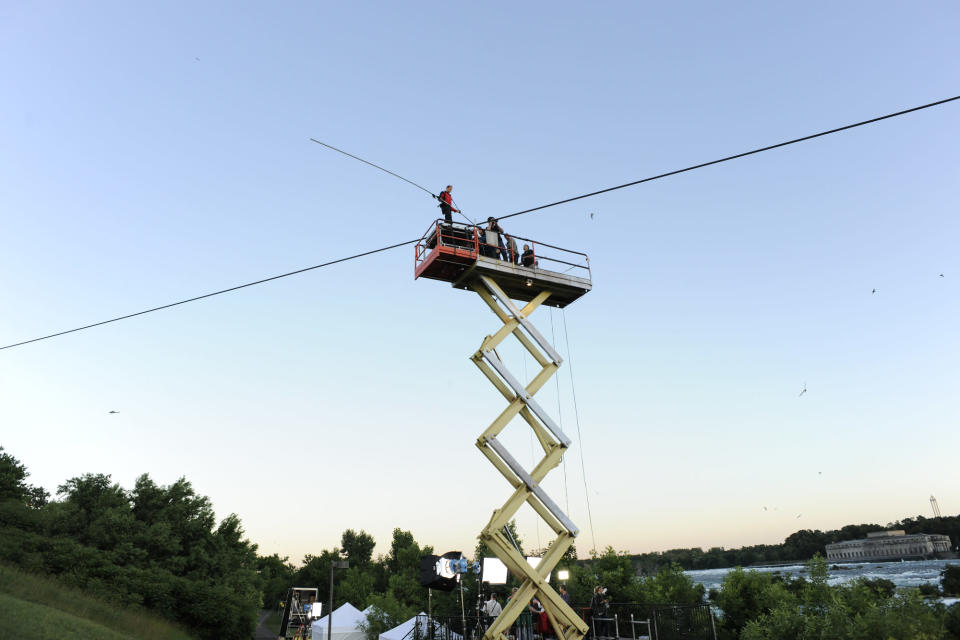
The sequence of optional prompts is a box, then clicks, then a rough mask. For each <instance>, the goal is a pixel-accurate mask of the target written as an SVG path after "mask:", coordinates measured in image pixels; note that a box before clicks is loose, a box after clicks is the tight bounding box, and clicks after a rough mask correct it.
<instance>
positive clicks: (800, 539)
mask: <svg viewBox="0 0 960 640" xmlns="http://www.w3.org/2000/svg"><path fill="white" fill-rule="evenodd" d="M882 529H903V530H904V531H906V532H907V533H908V534H910V533H940V534H944V535H948V536H950V543H951V546H953V547H955V546H956V545H957V544H958V543H960V516H946V517H942V518H924V517H923V516H917V517H916V518H904V519H903V520H900V521H898V522H891V523H889V524H886V525H879V524H849V525H847V526H845V527H843V528H842V529H836V530H833V531H820V530H816V531H811V530H810V529H802V530H800V531H797V532H796V533H792V534H790V535H789V536H788V537H787V539H786V540H784V541H783V544H759V545H753V546H748V547H740V548H739V549H724V548H723V547H713V548H712V549H709V550H707V551H704V550H703V549H701V548H692V549H671V550H669V551H662V552H653V553H641V554H635V555H631V556H630V558H631V561H632V562H633V566H634V568H635V570H636V571H637V572H638V573H640V574H648V573H654V572H656V571H657V570H658V569H660V568H661V567H665V566H670V565H671V564H674V563H676V564H679V565H680V566H681V567H683V568H684V569H687V570H694V569H720V568H725V567H748V566H750V565H756V564H765V563H775V562H801V563H802V562H806V561H807V560H809V559H810V558H812V557H813V556H814V554H817V553H819V554H821V555H826V546H827V545H828V544H831V543H833V542H842V541H844V540H858V539H860V538H866V537H867V534H868V533H869V532H871V531H879V530H882Z"/></svg>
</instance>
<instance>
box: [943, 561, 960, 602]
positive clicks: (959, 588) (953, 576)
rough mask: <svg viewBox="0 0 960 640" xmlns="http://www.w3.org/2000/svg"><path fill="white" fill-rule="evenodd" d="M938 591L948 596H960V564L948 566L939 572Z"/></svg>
mask: <svg viewBox="0 0 960 640" xmlns="http://www.w3.org/2000/svg"><path fill="white" fill-rule="evenodd" d="M940 590H941V591H943V593H944V594H946V595H950V596H960V564H948V565H947V566H945V567H944V568H943V570H942V571H940Z"/></svg>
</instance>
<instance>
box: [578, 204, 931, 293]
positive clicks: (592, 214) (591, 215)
mask: <svg viewBox="0 0 960 640" xmlns="http://www.w3.org/2000/svg"><path fill="white" fill-rule="evenodd" d="M595 215H597V214H595V213H591V214H590V219H591V220H593V216H595ZM940 277H941V278H942V277H943V274H942V273H941V274H940Z"/></svg>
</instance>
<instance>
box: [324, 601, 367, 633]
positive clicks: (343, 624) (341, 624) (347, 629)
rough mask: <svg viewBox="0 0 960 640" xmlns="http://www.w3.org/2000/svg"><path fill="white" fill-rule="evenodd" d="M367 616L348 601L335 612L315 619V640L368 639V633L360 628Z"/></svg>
mask: <svg viewBox="0 0 960 640" xmlns="http://www.w3.org/2000/svg"><path fill="white" fill-rule="evenodd" d="M331 616H332V621H333V625H332V626H333V628H332V630H331V634H330V638H329V639H328V638H327V625H328V624H329V620H328V619H329V618H331ZM366 620H367V616H366V615H365V614H364V613H363V612H362V611H358V610H357V608H356V607H354V606H353V605H352V604H350V603H349V602H347V603H346V604H344V605H343V606H342V607H340V608H339V609H337V610H335V611H334V612H333V613H331V614H328V615H325V616H324V617H322V618H320V619H319V620H315V621H314V623H313V624H312V625H311V627H312V629H313V640H366V637H367V636H366V634H364V632H363V631H362V630H361V629H360V623H361V622H366Z"/></svg>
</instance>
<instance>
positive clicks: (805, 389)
mask: <svg viewBox="0 0 960 640" xmlns="http://www.w3.org/2000/svg"><path fill="white" fill-rule="evenodd" d="M806 392H807V383H806V382H804V383H803V390H802V391H801V392H800V395H799V396H797V397H798V398H799V397H800V396H802V395H803V394H805V393H806Z"/></svg>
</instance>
